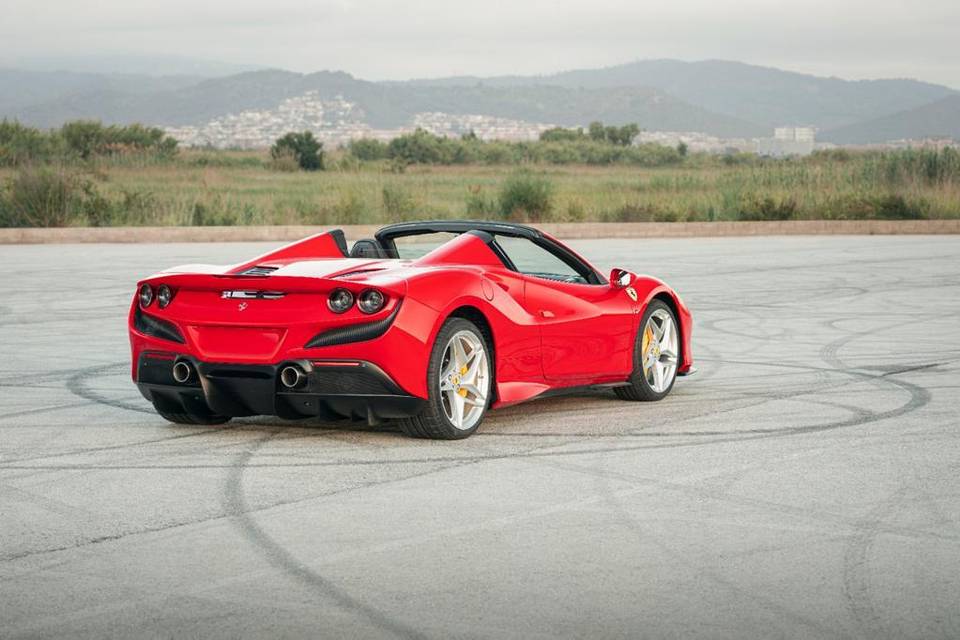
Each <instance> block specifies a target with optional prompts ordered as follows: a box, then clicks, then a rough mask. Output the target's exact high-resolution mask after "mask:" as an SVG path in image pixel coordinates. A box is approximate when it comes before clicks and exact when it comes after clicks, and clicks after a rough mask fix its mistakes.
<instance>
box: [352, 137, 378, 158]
mask: <svg viewBox="0 0 960 640" xmlns="http://www.w3.org/2000/svg"><path fill="white" fill-rule="evenodd" d="M347 150H348V151H349V152H350V155H352V156H353V157H354V158H356V159H357V160H365V161H374V160H383V159H384V158H386V157H387V145H386V143H384V142H381V141H380V140H373V139H371V138H361V139H359V140H351V141H350V144H349V145H348V146H347Z"/></svg>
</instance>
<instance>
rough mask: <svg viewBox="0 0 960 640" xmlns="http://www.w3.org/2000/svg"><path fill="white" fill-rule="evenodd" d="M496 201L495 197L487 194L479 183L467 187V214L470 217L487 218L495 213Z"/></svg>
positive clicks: (497, 207)
mask: <svg viewBox="0 0 960 640" xmlns="http://www.w3.org/2000/svg"><path fill="white" fill-rule="evenodd" d="M498 209H499V206H498V203H497V200H496V199H495V198H491V197H488V196H487V193H486V191H485V190H484V189H483V187H481V186H480V185H477V184H473V185H470V186H469V187H467V210H466V211H467V215H468V216H470V217H472V218H489V217H490V216H494V215H497V213H498Z"/></svg>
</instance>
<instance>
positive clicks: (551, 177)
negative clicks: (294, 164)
mask: <svg viewBox="0 0 960 640" xmlns="http://www.w3.org/2000/svg"><path fill="white" fill-rule="evenodd" d="M922 153H928V155H927V156H926V157H921V155H916V154H922ZM914 155H916V157H914V156H910V155H902V154H901V155H900V156H897V155H896V154H894V155H889V154H863V155H856V154H854V155H850V154H827V155H824V156H821V157H817V158H812V159H811V158H808V159H798V160H780V161H769V160H768V161H760V160H756V159H754V160H752V161H746V162H732V163H728V162H721V161H719V160H717V159H710V158H706V157H702V156H692V157H691V158H688V159H687V160H685V161H684V162H683V163H681V164H678V165H675V166H670V167H662V168H638V167H628V166H619V165H612V166H602V167H599V166H581V165H521V166H517V165H503V166H486V165H456V166H426V165H411V166H409V167H406V168H405V169H404V170H402V171H400V172H397V170H396V167H393V168H391V166H390V165H389V164H387V163H377V162H374V163H361V162H357V161H355V160H353V159H352V158H350V157H349V156H343V155H342V153H341V155H340V156H339V157H338V156H337V155H332V157H330V158H329V160H328V167H330V168H329V169H328V170H327V171H320V172H301V171H293V172H289V171H278V170H274V169H272V168H271V165H270V162H269V158H268V156H267V154H266V153H256V152H198V151H189V150H185V151H181V152H180V153H179V154H178V156H177V157H176V158H175V159H174V160H169V161H149V160H143V161H140V162H138V161H131V160H130V159H124V160H123V161H112V160H102V161H99V162H95V163H88V164H85V165H82V166H80V167H76V166H61V167H46V168H33V169H17V170H14V169H4V170H0V181H2V183H3V184H4V185H5V186H4V189H5V195H4V196H3V204H0V221H2V222H3V225H2V226H70V225H234V224H353V223H379V222H387V221H397V220H405V219H417V218H460V217H484V218H504V219H516V220H530V221H538V220H543V221H557V222H561V221H583V220H597V221H624V222H625V221H685V220H764V219H767V220H770V219H772V220H784V219H823V218H835V219H864V218H867V219H869V218H881V219H890V218H907V219H910V218H957V217H960V169H958V164H960V163H957V162H956V155H957V154H956V153H955V152H952V154H948V156H947V157H946V159H945V160H944V159H943V153H942V152H941V153H940V154H938V153H937V152H915V154H914ZM930 157H933V158H935V159H936V160H933V161H931V160H930ZM931 162H933V165H931ZM25 175H26V176H27V177H26V178H24V176H25ZM31 176H32V178H31ZM31 179H33V180H34V182H31ZM44 180H47V181H48V182H49V181H50V180H53V181H54V183H55V184H54V185H53V187H51V185H50V184H47V183H46V182H43V181H44ZM57 180H61V181H65V182H66V186H62V185H60V183H59V182H57ZM37 181H39V182H37ZM41 183H42V184H41ZM51 192H52V193H51ZM51 212H52V215H51ZM45 214H46V215H45ZM4 216H5V219H4Z"/></svg>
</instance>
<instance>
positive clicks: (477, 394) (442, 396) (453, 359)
mask: <svg viewBox="0 0 960 640" xmlns="http://www.w3.org/2000/svg"><path fill="white" fill-rule="evenodd" d="M491 361H492V360H491V356H490V353H489V345H488V343H487V340H486V339H485V338H484V335H483V332H481V331H480V329H479V328H477V325H475V324H473V323H472V322H470V321H469V320H466V319H464V318H450V319H449V320H447V321H446V322H445V323H444V324H443V326H442V327H441V328H440V332H439V333H438V334H437V339H436V342H434V345H433V351H432V352H431V353H430V363H429V365H428V367H427V392H428V398H427V406H426V408H425V409H424V410H423V411H422V412H420V414H419V415H416V416H413V417H412V418H406V419H404V420H402V421H401V422H400V427H401V428H402V429H403V432H404V433H406V434H407V435H408V436H413V437H415V438H434V439H437V440H457V439H460V438H466V437H467V436H469V435H470V434H472V433H473V432H474V431H476V430H477V427H479V426H480V422H481V421H483V416H484V415H485V414H486V412H487V405H488V404H489V400H490V391H491V389H492V382H493V375H492V372H493V369H492V366H491Z"/></svg>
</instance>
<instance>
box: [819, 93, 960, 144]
mask: <svg viewBox="0 0 960 640" xmlns="http://www.w3.org/2000/svg"><path fill="white" fill-rule="evenodd" d="M943 137H949V138H954V139H956V140H960V95H953V96H949V97H946V98H943V99H942V100H937V101H936V102H934V103H932V104H927V105H923V106H922V107H917V108H916V109H909V110H907V111H900V112H899V113H894V114H892V115H889V116H885V117H882V118H876V119H873V120H868V121H866V122H860V123H857V124H853V125H850V126H847V127H841V128H838V129H834V130H832V131H825V132H823V133H822V134H821V136H820V138H821V139H823V140H825V141H827V142H835V143H837V144H865V143H870V142H878V141H879V142H886V141H889V140H903V139H921V138H943Z"/></svg>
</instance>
